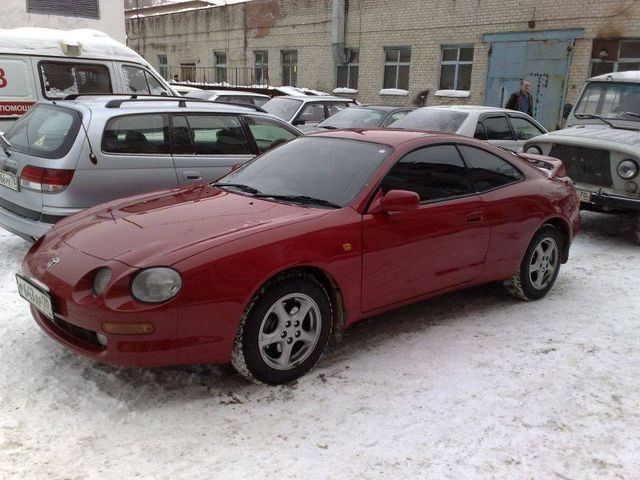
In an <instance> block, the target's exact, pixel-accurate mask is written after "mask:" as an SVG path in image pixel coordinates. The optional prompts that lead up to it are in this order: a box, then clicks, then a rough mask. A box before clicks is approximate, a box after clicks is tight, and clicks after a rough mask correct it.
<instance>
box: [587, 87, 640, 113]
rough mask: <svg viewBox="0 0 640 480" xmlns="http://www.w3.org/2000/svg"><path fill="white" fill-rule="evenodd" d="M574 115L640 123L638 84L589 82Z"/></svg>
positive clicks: (639, 92)
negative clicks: (598, 116)
mask: <svg viewBox="0 0 640 480" xmlns="http://www.w3.org/2000/svg"><path fill="white" fill-rule="evenodd" d="M575 113H577V114H587V115H600V116H601V117H604V118H609V119H617V120H629V121H640V84H638V83H612V82H591V83H590V84H588V85H587V87H586V88H585V90H584V93H583V94H582V97H581V98H580V101H579V102H578V105H576V109H575Z"/></svg>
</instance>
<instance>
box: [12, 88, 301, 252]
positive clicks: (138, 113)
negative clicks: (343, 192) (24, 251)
mask: <svg viewBox="0 0 640 480" xmlns="http://www.w3.org/2000/svg"><path fill="white" fill-rule="evenodd" d="M254 110H255V107H254V108H253V109H252V108H244V107H237V106H232V105H224V104H216V103H211V102H205V101H202V100H196V99H191V100H190V99H185V98H184V97H180V98H175V97H172V98H170V97H137V98H136V97H129V96H126V97H125V96H120V97H118V96H93V97H90V96H88V97H80V98H78V99H76V100H67V101H64V100H63V101H58V102H56V104H55V105H53V104H48V103H40V104H38V105H36V106H35V107H33V108H32V109H31V110H30V111H29V113H27V114H26V115H24V116H23V117H21V118H20V119H19V120H18V121H17V122H16V123H15V124H14V126H13V127H12V128H11V129H10V130H9V131H8V132H7V133H6V134H5V135H4V136H0V147H1V148H0V226H2V227H4V228H5V229H6V230H9V231H11V232H13V233H15V234H17V235H20V236H21V237H23V238H26V239H29V240H33V239H37V238H38V237H40V236H41V235H42V234H44V233H45V232H46V231H48V230H49V229H50V228H51V226H52V225H53V224H54V223H56V222H57V221H58V220H61V219H62V218H64V217H66V216H68V215H71V214H74V213H77V212H79V211H81V210H83V209H85V208H87V207H91V206H93V205H96V204H98V203H102V202H105V201H108V200H112V199H114V198H119V197H123V196H128V195H133V194H136V193H142V192H148V191H151V190H159V189H165V188H175V187H179V186H181V185H188V184H193V183H202V182H207V181H211V180H215V179H217V178H219V177H222V176H223V175H225V174H226V173H228V172H229V171H230V170H231V169H232V168H233V167H234V166H237V165H240V164H242V163H244V162H246V161H247V160H249V159H251V158H253V157H255V156H256V155H258V154H259V153H262V152H265V151H267V150H268V149H270V148H272V147H274V146H276V145H278V144H280V143H283V142H286V141H288V140H291V139H292V138H295V137H297V136H300V135H301V133H300V132H299V131H298V130H297V129H296V128H294V127H292V126H290V125H288V124H286V123H285V122H283V121H281V120H280V119H278V118H275V117H273V116H271V115H268V114H265V113H260V112H257V111H254Z"/></svg>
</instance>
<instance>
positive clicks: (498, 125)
mask: <svg viewBox="0 0 640 480" xmlns="http://www.w3.org/2000/svg"><path fill="white" fill-rule="evenodd" d="M482 124H483V125H484V129H485V131H486V132H487V138H488V139H489V140H513V133H512V132H511V127H509V124H508V123H507V118H506V117H504V116H501V117H488V118H485V119H483V120H482Z"/></svg>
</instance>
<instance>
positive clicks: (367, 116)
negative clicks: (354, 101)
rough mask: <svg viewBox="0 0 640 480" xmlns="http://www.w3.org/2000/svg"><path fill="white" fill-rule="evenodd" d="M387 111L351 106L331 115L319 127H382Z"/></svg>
mask: <svg viewBox="0 0 640 480" xmlns="http://www.w3.org/2000/svg"><path fill="white" fill-rule="evenodd" d="M386 116H387V112H381V111H380V110H372V109H369V108H358V107H351V108H345V109H344V110H342V111H340V112H338V113H336V114H335V115H332V116H330V117H329V118H327V119H326V120H325V121H324V122H322V123H319V124H318V126H319V127H325V128H371V127H380V126H382V122H384V119H385V117H386Z"/></svg>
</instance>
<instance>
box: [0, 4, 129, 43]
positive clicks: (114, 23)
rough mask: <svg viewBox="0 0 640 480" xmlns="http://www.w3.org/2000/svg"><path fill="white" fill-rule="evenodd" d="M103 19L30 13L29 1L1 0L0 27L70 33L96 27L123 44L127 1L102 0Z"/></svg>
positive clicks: (101, 17)
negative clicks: (47, 29)
mask: <svg viewBox="0 0 640 480" xmlns="http://www.w3.org/2000/svg"><path fill="white" fill-rule="evenodd" d="M99 9H100V18H99V19H97V20H96V19H93V18H83V17H70V16H62V15H42V14H35V13H27V1H26V0H2V16H0V28H17V27H43V28H57V29H60V30H70V29H76V28H94V29H96V30H100V31H102V32H104V33H106V34H107V35H109V36H110V37H112V38H113V39H115V40H118V41H119V42H122V43H124V42H125V40H126V36H125V24H124V0H100V1H99Z"/></svg>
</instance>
